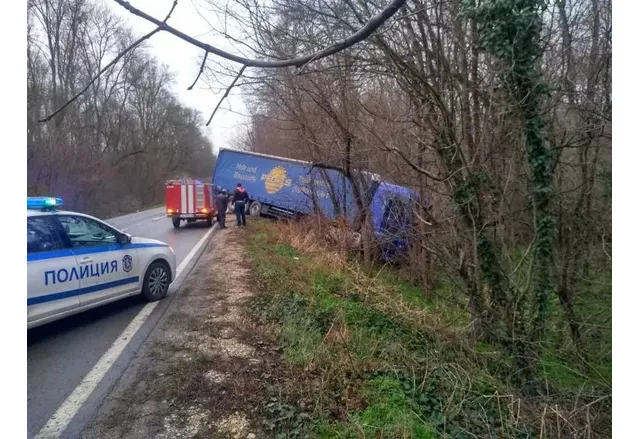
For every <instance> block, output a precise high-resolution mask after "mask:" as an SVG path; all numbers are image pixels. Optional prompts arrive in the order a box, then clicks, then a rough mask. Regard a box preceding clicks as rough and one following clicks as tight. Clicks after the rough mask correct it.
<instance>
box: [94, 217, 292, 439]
mask: <svg viewBox="0 0 640 439" xmlns="http://www.w3.org/2000/svg"><path fill="white" fill-rule="evenodd" d="M240 232H241V231H240V230H238V229H235V228H233V229H226V230H221V231H217V232H216V233H215V234H214V237H213V241H212V242H210V243H209V245H208V248H207V249H206V250H205V252H204V253H203V255H202V257H201V259H200V261H199V262H198V264H197V265H196V267H195V268H194V270H193V271H192V272H191V274H190V275H189V277H188V279H186V280H185V283H184V284H183V286H182V291H181V292H180V293H179V295H178V296H177V297H176V298H175V300H174V302H173V303H172V304H171V306H170V308H169V310H168V311H167V315H166V316H165V317H164V318H163V320H162V321H161V323H160V324H159V326H158V327H157V328H156V329H155V330H154V332H153V333H152V336H151V338H150V340H149V341H148V342H147V344H146V346H145V347H143V349H142V352H141V353H139V354H138V357H137V358H136V359H135V360H134V361H135V362H136V366H135V369H136V371H135V374H134V378H133V379H129V380H128V382H126V383H120V384H119V385H117V386H116V388H115V389H114V391H113V392H112V393H111V395H110V396H109V397H108V398H107V400H106V401H105V403H104V404H103V409H102V410H100V412H101V414H100V415H99V416H98V417H97V418H96V419H94V421H93V422H92V423H91V424H90V425H89V426H88V427H87V428H86V429H85V431H84V433H83V437H84V438H87V439H89V438H91V439H93V438H151V437H153V438H167V439H168V438H212V437H215V438H218V437H219V438H263V437H269V436H271V435H270V434H269V433H268V429H267V428H266V427H265V425H267V424H268V422H267V421H266V419H264V418H263V416H262V413H263V410H264V406H265V402H266V401H269V399H270V398H273V396H272V395H274V392H275V389H276V388H277V378H276V377H277V376H278V374H279V373H281V372H279V371H278V358H279V354H278V352H277V349H276V348H275V347H273V345H272V344H271V343H270V342H269V341H268V339H267V338H266V336H265V335H264V334H263V332H264V331H261V330H259V329H258V328H256V327H254V326H253V324H252V322H251V321H250V320H249V319H248V318H247V317H246V316H245V314H244V311H243V305H244V304H245V302H246V300H247V299H248V298H249V297H251V295H252V294H253V292H252V288H251V284H252V282H251V277H250V271H249V267H248V266H247V263H246V258H245V256H244V252H243V248H242V246H241V245H240V244H238V242H237V239H236V237H237V236H236V235H237V234H238V233H240Z"/></svg>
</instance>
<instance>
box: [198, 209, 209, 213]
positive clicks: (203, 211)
mask: <svg viewBox="0 0 640 439" xmlns="http://www.w3.org/2000/svg"><path fill="white" fill-rule="evenodd" d="M200 212H202V213H209V211H208V210H207V209H201V210H200Z"/></svg>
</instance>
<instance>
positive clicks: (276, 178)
mask: <svg viewBox="0 0 640 439" xmlns="http://www.w3.org/2000/svg"><path fill="white" fill-rule="evenodd" d="M262 178H263V179H264V180H265V184H264V186H265V188H266V190H267V192H268V193H270V194H275V193H276V192H278V191H279V190H280V189H282V188H283V187H284V186H285V185H286V184H287V171H286V170H285V169H284V168H283V167H281V166H277V167H275V168H273V169H272V170H271V171H269V173H268V174H267V175H263V177H262ZM287 186H288V185H287Z"/></svg>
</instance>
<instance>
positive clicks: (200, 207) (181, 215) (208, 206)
mask: <svg viewBox="0 0 640 439" xmlns="http://www.w3.org/2000/svg"><path fill="white" fill-rule="evenodd" d="M165 200H166V202H165V204H166V209H167V216H168V217H170V218H171V221H172V222H173V227H175V228H176V229H177V228H178V227H180V221H187V223H192V222H194V221H198V220H205V221H206V222H207V226H208V227H211V226H212V225H213V218H214V216H215V215H216V200H215V195H214V193H213V185H211V184H207V183H202V182H201V181H198V180H194V179H191V178H183V179H179V180H169V181H167V184H166V187H165Z"/></svg>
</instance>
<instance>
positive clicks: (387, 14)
mask: <svg viewBox="0 0 640 439" xmlns="http://www.w3.org/2000/svg"><path fill="white" fill-rule="evenodd" d="M114 1H115V2H116V3H118V4H119V5H120V6H122V7H123V8H125V9H126V10H127V11H129V12H131V13H132V14H133V15H136V16H138V17H140V18H144V19H145V20H147V21H149V22H151V23H153V24H155V25H156V26H158V29H159V30H162V31H165V32H168V33H170V34H172V35H175V36H176V37H178V38H180V39H181V40H183V41H186V42H187V43H189V44H192V45H194V46H196V47H199V48H201V49H202V50H204V51H205V52H208V53H213V54H214V55H218V56H219V57H221V58H224V59H227V60H229V61H233V62H237V63H239V64H242V65H244V66H246V67H263V68H268V69H273V68H280V67H292V66H293V67H302V66H304V65H305V64H307V63H308V62H310V61H317V60H320V59H322V58H326V57H328V56H330V55H334V54H336V53H338V52H341V51H343V50H345V49H347V48H349V47H351V46H353V45H354V44H357V43H359V42H361V41H364V40H365V39H367V38H368V37H369V36H370V35H371V34H372V33H374V32H375V31H376V30H377V29H378V28H379V27H380V26H382V24H383V23H384V22H385V21H387V20H388V19H389V18H391V17H392V16H393V15H394V14H395V13H396V12H398V10H399V9H400V8H401V7H402V6H403V5H404V4H405V3H406V0H392V1H391V3H389V4H388V5H387V6H386V7H385V8H384V9H383V10H382V11H380V13H378V14H376V15H374V16H373V17H371V18H370V19H369V21H367V23H366V24H365V25H364V26H362V27H361V28H360V29H359V30H358V31H356V32H355V33H353V34H351V35H350V36H349V37H347V38H346V39H344V40H342V41H338V42H336V43H334V44H332V45H331V46H328V47H326V48H324V49H322V50H320V51H318V52H314V53H310V54H307V55H304V56H301V57H298V58H291V59H285V60H260V59H249V58H244V57H242V56H238V55H234V54H232V53H229V52H227V51H225V50H222V49H219V48H217V47H214V46H211V45H209V44H207V43H203V42H202V41H199V40H197V39H195V38H193V37H190V36H189V35H187V34H185V33H184V32H181V31H179V30H178V29H176V28H174V27H172V26H169V25H168V24H166V23H165V22H162V21H160V20H158V19H156V18H154V17H152V16H151V15H149V14H147V13H145V12H143V11H141V10H140V9H138V8H135V7H133V6H132V5H131V4H130V3H129V2H126V1H124V0H114Z"/></svg>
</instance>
